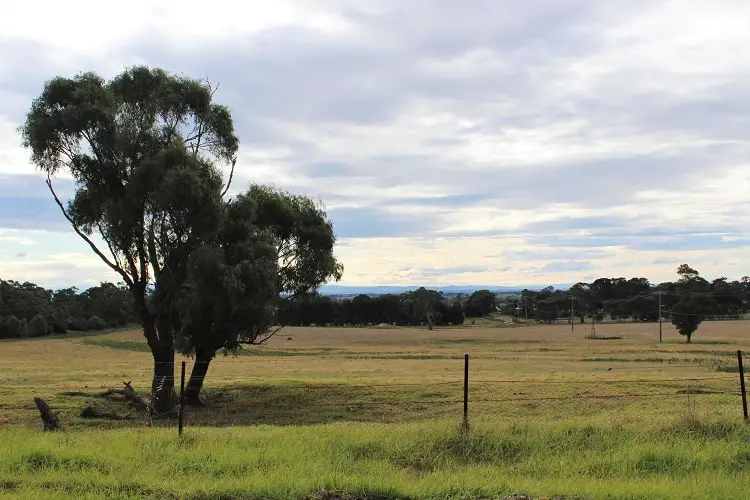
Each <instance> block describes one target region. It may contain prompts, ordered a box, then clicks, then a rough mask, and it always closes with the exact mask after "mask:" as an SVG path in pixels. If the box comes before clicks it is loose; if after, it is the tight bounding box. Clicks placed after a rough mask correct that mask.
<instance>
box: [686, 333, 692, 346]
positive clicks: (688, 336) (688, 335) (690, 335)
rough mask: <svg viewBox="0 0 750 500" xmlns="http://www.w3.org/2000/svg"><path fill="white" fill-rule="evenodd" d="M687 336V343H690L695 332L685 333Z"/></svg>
mask: <svg viewBox="0 0 750 500" xmlns="http://www.w3.org/2000/svg"><path fill="white" fill-rule="evenodd" d="M685 336H686V337H687V341H686V343H687V344H690V343H691V342H690V341H691V339H692V338H693V334H692V333H688V334H687V335H685Z"/></svg>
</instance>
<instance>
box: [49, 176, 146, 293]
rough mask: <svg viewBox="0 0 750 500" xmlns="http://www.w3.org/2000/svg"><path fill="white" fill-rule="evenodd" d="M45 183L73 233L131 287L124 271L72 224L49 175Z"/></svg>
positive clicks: (130, 280)
mask: <svg viewBox="0 0 750 500" xmlns="http://www.w3.org/2000/svg"><path fill="white" fill-rule="evenodd" d="M45 182H46V184H47V187H48V188H49V191H50V193H52V197H53V198H54V199H55V203H57V206H58V207H60V211H61V212H62V214H63V216H64V217H65V218H66V219H67V220H68V222H69V223H70V225H71V226H72V227H73V231H75V232H76V234H77V235H78V236H80V237H81V239H83V241H85V242H86V243H88V245H89V247H91V250H93V251H94V253H95V254H96V255H98V256H99V258H100V259H102V261H104V263H105V264H107V265H108V266H109V267H110V269H112V270H113V271H115V272H116V273H117V274H119V275H120V276H122V279H123V280H125V283H127V284H128V285H131V286H132V285H133V280H132V279H130V276H128V273H126V272H125V270H124V269H122V267H120V266H119V265H116V264H113V263H112V261H110V260H109V259H108V258H107V256H106V255H104V254H103V253H102V251H101V250H99V248H98V247H97V246H96V245H95V244H94V242H93V241H91V238H89V237H88V236H86V235H85V234H84V233H83V231H81V230H80V229H79V228H78V224H76V223H75V222H73V219H72V218H71V217H70V215H69V214H68V211H67V210H65V206H63V204H62V202H61V201H60V198H59V197H58V196H57V193H56V192H55V189H54V188H53V187H52V179H51V178H50V176H49V175H48V176H47V180H46V181H45Z"/></svg>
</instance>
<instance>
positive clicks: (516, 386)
mask: <svg viewBox="0 0 750 500" xmlns="http://www.w3.org/2000/svg"><path fill="white" fill-rule="evenodd" d="M726 354H731V355H732V356H734V353H733V352H728V353H726ZM485 359H492V358H486V357H483V356H481V355H479V356H476V357H473V358H470V357H469V355H468V354H466V355H464V356H463V357H462V359H461V357H456V356H445V357H444V358H440V361H441V363H443V365H441V366H444V367H445V370H446V371H445V372H444V374H443V375H441V378H440V379H437V378H435V377H434V373H433V372H430V373H433V376H432V378H425V379H424V380H420V381H414V382H411V381H403V382H393V383H391V382H387V383H369V384H368V383H356V382H354V381H352V382H346V383H341V382H337V383H324V382H320V383H319V382H317V381H316V382H314V383H305V384H300V383H299V382H295V381H293V380H288V381H278V382H277V383H274V384H269V383H262V384H261V383H258V382H259V380H258V379H257V378H254V377H253V376H252V375H247V377H246V378H242V377H238V376H237V373H243V372H244V371H246V370H247V371H249V370H250V369H251V368H252V366H253V364H252V363H247V362H245V361H238V362H237V364H238V365H239V366H237V367H236V368H238V370H239V371H235V372H233V375H232V376H231V377H226V379H227V380H229V379H231V382H232V384H234V385H229V384H228V383H227V380H224V383H223V384H222V377H221V376H220V375H219V374H217V373H214V374H212V375H209V379H211V380H210V381H209V383H208V389H207V392H206V394H205V395H204V396H203V397H204V398H205V399H204V401H205V403H206V404H205V406H202V407H191V406H187V405H186V404H184V403H185V400H186V399H185V396H184V394H185V386H186V382H187V380H186V376H187V374H186V368H187V364H186V363H184V362H183V363H182V365H181V367H180V368H181V370H180V372H179V374H180V379H179V383H178V384H177V388H178V390H179V403H180V404H179V406H178V408H179V412H178V415H177V419H176V422H175V420H174V419H173V420H168V421H156V420H154V421H150V420H149V419H148V418H147V417H146V416H147V414H148V412H147V411H145V410H146V408H145V405H143V404H140V405H139V403H138V401H135V403H134V402H133V401H134V400H133V393H131V392H130V391H134V389H132V387H130V386H129V385H128V386H126V387H125V388H122V387H121V388H115V389H114V390H113V389H108V390H106V391H104V392H95V391H94V390H92V389H91V388H89V387H80V386H75V385H70V384H59V385H57V384H56V386H55V389H52V388H47V389H45V390H44V392H40V395H41V396H43V397H44V398H48V397H50V396H51V397H52V399H51V400H49V401H50V403H51V406H52V411H53V412H54V411H61V410H62V415H61V419H62V422H61V423H62V425H66V424H68V423H71V421H72V420H74V417H81V418H98V419H107V420H109V421H110V422H109V423H108V424H107V425H133V424H139V423H140V422H143V423H145V424H150V425H155V426H165V425H166V426H175V425H176V427H177V431H178V433H179V434H182V433H183V432H184V430H185V429H186V428H190V427H191V426H216V427H222V426H236V425H252V424H275V425H285V424H319V423H328V422H336V421H359V422H382V423H393V422H409V421H414V420H422V419H436V418H439V419H446V418H447V419H455V420H456V421H457V422H462V423H463V424H464V425H468V424H469V423H470V421H474V420H478V419H483V418H485V417H486V418H503V419H509V420H511V421H522V420H526V419H534V418H544V419H555V418H565V417H581V418H587V417H589V416H594V415H596V414H598V413H601V412H602V411H609V412H610V414H612V415H619V414H622V415H626V414H627V415H635V418H642V419H644V420H651V419H660V418H662V417H664V416H667V414H673V413H675V412H678V411H683V410H684V411H691V412H692V411H704V412H710V413H713V414H715V415H718V416H719V417H720V418H732V417H731V415H737V416H738V417H739V415H740V407H741V409H742V415H743V417H744V419H745V421H747V420H748V406H747V395H746V385H745V380H744V365H743V358H742V351H736V362H737V365H736V370H735V369H732V370H731V372H732V373H715V374H711V375H708V376H701V377H687V376H678V374H679V371H681V370H682V368H681V367H680V366H671V365H670V368H672V369H673V370H666V371H675V372H678V373H676V374H675V376H669V375H671V374H665V373H664V371H665V370H664V368H665V367H663V366H661V367H652V368H655V369H656V368H658V369H659V370H660V372H659V374H658V376H651V373H649V372H648V368H649V367H644V366H639V367H638V368H637V370H638V375H637V376H635V375H634V376H620V375H611V376H609V377H607V378H587V379H571V378H562V377H561V378H544V379H537V378H532V377H522V376H519V377H518V378H491V377H489V376H487V375H488V370H482V369H481V367H480V369H478V370H477V369H476V364H477V363H482V362H483V361H484V360H485ZM730 359H731V358H730ZM321 362H326V361H325V360H322V361H321ZM454 362H455V364H454ZM225 363H227V364H234V363H232V362H231V361H226V362H225ZM407 367H416V369H417V370H418V367H419V365H418V364H411V365H407ZM602 369H603V370H606V368H602ZM726 371H727V372H728V371H730V370H726ZM735 371H736V372H737V373H733V372H735ZM560 373H562V374H565V373H566V372H565V371H564V370H563V371H561V372H560ZM605 373H606V372H605ZM149 375H150V371H149V370H148V367H146V366H144V367H143V368H142V371H141V372H140V373H139V374H138V377H139V379H144V380H146V379H148V376H149ZM347 375H351V376H355V374H354V373H351V371H350V370H347ZM654 375H656V373H654ZM212 377H213V378H212ZM300 378H303V377H300ZM393 378H395V379H398V378H399V375H395V376H394V377H393ZM315 379H316V380H317V379H320V377H319V376H316V377H315ZM738 379H739V384H738V383H737V382H738ZM53 390H54V391H55V392H54V393H53V392H52V391H53ZM14 391H15V392H14ZM28 391H29V387H25V386H22V385H18V386H12V385H6V384H0V426H2V425H4V424H13V423H14V422H17V421H18V420H19V419H23V420H25V421H26V422H28V423H31V422H32V421H35V422H36V424H34V425H38V422H39V420H38V418H39V417H38V415H39V413H38V412H37V407H36V406H35V405H34V404H32V403H31V402H30V401H28V400H27V398H28V397H29V392H28ZM143 391H144V392H145V391H147V389H145V388H144V389H143ZM3 394H6V395H8V396H10V395H14V394H15V395H14V396H13V397H4V396H3ZM21 394H23V396H19V395H21ZM58 396H63V397H62V398H58ZM112 396H114V397H116V398H122V399H123V400H126V401H128V402H129V405H130V406H131V408H130V409H128V410H126V412H125V413H123V408H124V406H123V405H121V404H120V405H118V404H115V402H114V401H111V399H110V398H111V397H112ZM14 400H15V401H23V400H26V401H28V402H27V404H14V403H13V401H14ZM132 406H135V410H133V409H132ZM81 408H83V411H81ZM626 410H627V411H626ZM34 414H36V415H35V416H34V418H33V419H32V415H34ZM78 423H80V421H78Z"/></svg>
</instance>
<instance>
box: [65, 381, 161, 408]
mask: <svg viewBox="0 0 750 500" xmlns="http://www.w3.org/2000/svg"><path fill="white" fill-rule="evenodd" d="M123 384H125V387H122V388H114V387H110V388H109V389H107V390H106V391H104V392H83V391H66V392H63V393H61V394H62V395H63V396H83V397H87V398H107V397H109V396H113V395H116V396H124V397H125V399H127V400H128V401H130V402H131V403H133V405H134V406H135V408H136V409H138V410H146V409H148V408H149V407H150V406H151V399H150V398H149V397H148V396H142V395H140V394H138V393H137V392H136V390H135V389H133V386H132V385H130V382H123Z"/></svg>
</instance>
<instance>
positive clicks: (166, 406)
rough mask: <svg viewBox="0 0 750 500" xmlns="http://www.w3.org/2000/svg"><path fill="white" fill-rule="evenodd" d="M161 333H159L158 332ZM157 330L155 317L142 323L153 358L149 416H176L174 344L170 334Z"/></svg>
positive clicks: (154, 417)
mask: <svg viewBox="0 0 750 500" xmlns="http://www.w3.org/2000/svg"><path fill="white" fill-rule="evenodd" d="M159 333H161V335H160V334H159ZM165 333H166V332H158V333H157V329H156V321H155V318H153V317H150V318H148V319H147V320H146V321H144V323H143V335H144V336H145V337H146V341H147V342H148V346H149V348H151V355H152V356H153V358H154V378H153V380H152V382H151V418H152V419H157V420H158V419H167V418H175V417H177V392H176V391H175V389H174V346H173V345H172V337H171V335H168V334H167V335H165Z"/></svg>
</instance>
